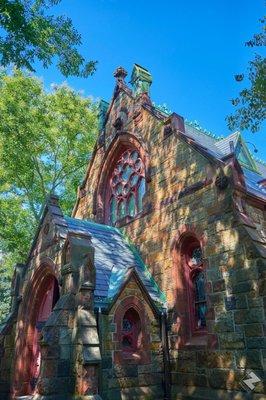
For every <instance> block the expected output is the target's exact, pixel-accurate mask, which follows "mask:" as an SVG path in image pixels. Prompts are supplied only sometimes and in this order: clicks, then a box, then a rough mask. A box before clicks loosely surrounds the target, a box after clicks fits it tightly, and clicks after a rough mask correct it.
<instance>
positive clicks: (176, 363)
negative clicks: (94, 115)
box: [76, 104, 265, 400]
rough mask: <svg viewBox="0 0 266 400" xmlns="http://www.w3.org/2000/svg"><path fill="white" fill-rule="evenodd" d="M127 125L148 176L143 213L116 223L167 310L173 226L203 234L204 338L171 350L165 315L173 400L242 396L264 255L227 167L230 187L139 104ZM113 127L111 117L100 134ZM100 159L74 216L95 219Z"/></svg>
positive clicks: (253, 345)
mask: <svg viewBox="0 0 266 400" xmlns="http://www.w3.org/2000/svg"><path fill="white" fill-rule="evenodd" d="M120 105H121V104H120ZM127 129H128V130H130V129H131V132H132V133H133V134H134V133H135V132H137V134H138V135H140V136H141V138H142V140H143V141H144V143H146V145H147V149H148V152H149V156H150V169H149V172H150V177H151V181H150V182H149V183H148V185H147V194H146V196H145V200H144V207H145V206H146V208H147V209H149V210H150V212H149V213H148V214H147V213H146V215H142V216H140V218H136V219H135V220H133V221H132V222H130V223H128V224H127V225H125V226H123V227H122V229H123V231H124V232H125V234H126V235H128V237H129V238H130V240H131V241H132V242H133V243H134V244H135V245H136V246H137V247H138V248H139V251H140V253H141V255H142V257H143V259H144V261H145V263H146V264H147V266H148V267H149V269H150V271H151V273H152V274H153V276H154V277H155V279H156V281H157V283H158V284H159V286H160V288H161V289H162V290H163V291H164V292H165V293H166V295H167V301H168V305H169V308H171V307H173V306H174V307H175V309H176V310H177V313H178V303H176V294H175V291H174V285H175V282H174V280H173V272H174V271H173V252H171V244H172V243H173V241H174V239H175V238H176V237H177V236H178V235H179V232H180V229H181V230H183V231H184V230H185V229H187V230H194V231H195V232H198V233H200V234H201V235H202V236H203V237H204V238H205V240H204V242H205V244H204V247H203V257H204V263H205V265H206V278H207V283H206V287H207V294H208V310H209V311H208V315H207V329H208V339H207V341H206V342H205V343H201V344H199V343H197V344H194V345H192V344H191V343H189V341H188V343H187V345H185V346H183V347H181V348H178V335H179V333H178V331H177V330H176V327H175V321H174V320H171V321H170V323H169V325H170V331H169V337H170V343H171V352H170V355H171V368H172V385H173V390H172V394H173V398H174V399H178V398H182V395H184V393H186V395H188V393H190V395H191V396H192V397H193V396H194V397H195V398H199V397H200V396H202V398H211V399H215V398H217V399H218V398H224V399H227V398H228V399H229V398H233V399H242V398H243V399H244V398H247V396H248V395H247V392H245V389H244V388H243V387H242V385H241V381H242V379H243V378H244V376H245V371H246V369H252V370H254V371H255V372H256V371H257V374H258V376H260V377H261V376H262V368H263V362H264V363H265V351H264V350H263V349H264V348H265V338H264V332H265V330H263V327H264V326H265V325H264V324H265V313H264V309H263V296H265V283H264V282H265V260H264V259H262V258H261V254H260V252H259V251H258V249H257V247H256V246H254V243H253V241H252V239H251V237H250V235H249V234H248V233H247V231H246V229H245V228H244V226H243V225H242V224H240V222H239V221H238V218H237V215H236V213H235V209H234V202H233V185H232V179H233V178H232V175H231V172H230V169H228V170H227V171H226V173H227V175H228V178H229V186H228V187H227V188H225V189H224V190H219V189H218V188H217V187H216V185H215V177H216V175H217V173H218V170H217V168H216V166H215V165H214V164H213V163H211V162H210V160H208V159H207V158H205V157H204V156H203V155H201V154H200V153H199V152H198V151H196V150H195V149H194V148H193V146H190V145H188V144H187V143H185V142H184V141H182V140H181V139H180V138H178V137H177V136H176V135H171V134H170V136H168V137H166V138H164V129H163V124H162V121H159V120H158V119H156V118H155V117H153V116H151V114H150V113H149V112H148V111H145V110H142V116H141V117H140V118H139V121H138V123H137V126H136V124H135V123H134V122H133V121H132V120H131V121H129V123H128V128H127ZM112 130H113V128H112V125H111V123H110V124H109V125H108V126H107V128H106V132H107V135H108V134H109V133H110V132H112ZM103 159H104V152H103V150H102V148H101V150H99V151H98V152H97V153H96V157H95V161H94V164H93V165H92V168H91V172H90V175H89V179H88V181H87V182H88V185H89V186H90V193H89V194H87V195H86V196H85V197H84V198H83V199H81V201H80V205H79V207H78V210H77V214H76V215H77V216H78V217H82V218H92V219H93V218H95V216H94V215H93V214H91V212H90V210H91V209H90V204H91V202H92V201H93V192H94V191H95V189H96V187H97V179H98V168H99V166H100V165H101V163H102V161H103ZM95 177H97V179H96V178H95ZM147 206H148V207H147ZM248 209H249V212H252V214H253V216H254V219H255V220H256V221H257V222H256V223H257V224H258V225H259V226H263V227H265V219H264V216H263V213H262V212H261V211H260V210H258V209H253V210H251V209H250V208H249V207H248ZM177 268H181V266H179V267H178V266H177ZM181 273H182V272H181ZM264 329H265V328H264ZM264 365H265V364H264ZM225 390H229V391H231V390H232V391H233V392H232V393H227V392H226V391H225ZM263 390H264V388H263V385H262V383H259V384H257V385H256V389H255V391H254V399H260V400H262V399H263V394H262V393H263ZM182 393H183V394H182ZM237 393H238V394H237ZM230 396H231V397H230Z"/></svg>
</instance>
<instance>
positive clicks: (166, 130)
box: [163, 125, 173, 138]
mask: <svg viewBox="0 0 266 400" xmlns="http://www.w3.org/2000/svg"><path fill="white" fill-rule="evenodd" d="M172 131H173V130H172V127H171V125H166V126H165V127H164V131H163V133H164V137H165V138H166V137H168V136H170V135H171V133H172Z"/></svg>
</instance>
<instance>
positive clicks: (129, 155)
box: [109, 150, 146, 225]
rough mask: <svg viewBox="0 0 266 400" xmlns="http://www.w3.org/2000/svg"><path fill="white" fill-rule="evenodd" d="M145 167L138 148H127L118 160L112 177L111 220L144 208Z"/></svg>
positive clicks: (113, 221)
mask: <svg viewBox="0 0 266 400" xmlns="http://www.w3.org/2000/svg"><path fill="white" fill-rule="evenodd" d="M145 190H146V184H145V168H144V164H143V161H142V160H141V158H140V155H139V153H138V151H137V150H126V151H124V152H123V154H122V155H121V157H120V158H119V160H118V161H117V163H116V165H115V167H114V170H113V173H112V175H111V178H110V199H109V220H110V221H109V222H110V223H111V224H112V225H114V224H115V222H116V221H117V220H119V219H121V218H123V217H125V216H126V215H129V216H131V217H134V216H135V215H136V214H137V213H139V212H140V211H141V210H142V201H143V196H144V194H145Z"/></svg>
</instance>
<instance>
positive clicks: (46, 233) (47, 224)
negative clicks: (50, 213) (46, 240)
mask: <svg viewBox="0 0 266 400" xmlns="http://www.w3.org/2000/svg"><path fill="white" fill-rule="evenodd" d="M49 230H50V224H49V223H48V222H47V223H46V224H45V225H44V228H43V233H44V234H45V235H48V233H49Z"/></svg>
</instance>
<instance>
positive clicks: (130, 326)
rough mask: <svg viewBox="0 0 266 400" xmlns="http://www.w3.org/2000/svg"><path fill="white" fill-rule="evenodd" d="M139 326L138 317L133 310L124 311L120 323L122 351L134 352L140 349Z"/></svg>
mask: <svg viewBox="0 0 266 400" xmlns="http://www.w3.org/2000/svg"><path fill="white" fill-rule="evenodd" d="M140 341H141V326H140V317H139V315H138V313H137V311H135V310H134V309H133V308H130V309H129V310H127V311H126V313H125V315H124V318H123V321H122V350H123V351H124V352H127V353H128V352H129V353H130V352H134V351H135V350H137V349H138V348H139V347H140Z"/></svg>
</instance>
